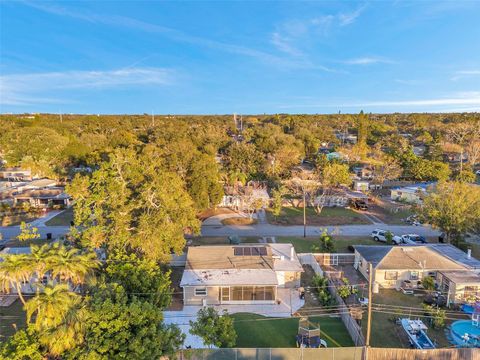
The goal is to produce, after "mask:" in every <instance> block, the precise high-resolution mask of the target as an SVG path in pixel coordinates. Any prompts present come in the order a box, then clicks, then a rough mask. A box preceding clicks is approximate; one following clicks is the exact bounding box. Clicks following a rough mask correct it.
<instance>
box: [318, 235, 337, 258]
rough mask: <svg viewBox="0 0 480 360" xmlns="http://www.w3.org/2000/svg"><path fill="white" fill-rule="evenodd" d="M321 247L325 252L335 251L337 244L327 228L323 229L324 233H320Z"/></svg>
mask: <svg viewBox="0 0 480 360" xmlns="http://www.w3.org/2000/svg"><path fill="white" fill-rule="evenodd" d="M320 247H321V250H322V252H324V253H333V252H335V244H334V243H333V239H332V237H331V236H330V235H329V234H328V233H327V231H326V230H323V232H322V235H320Z"/></svg>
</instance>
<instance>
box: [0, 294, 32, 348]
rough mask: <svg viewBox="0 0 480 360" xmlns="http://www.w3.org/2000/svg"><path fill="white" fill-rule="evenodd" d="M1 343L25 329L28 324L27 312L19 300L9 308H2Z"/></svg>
mask: <svg viewBox="0 0 480 360" xmlns="http://www.w3.org/2000/svg"><path fill="white" fill-rule="evenodd" d="M0 319H1V321H0V343H2V342H3V341H5V340H6V338H8V337H10V336H12V335H13V334H15V332H16V330H15V328H17V329H23V328H24V327H25V324H26V318H25V311H23V304H22V302H21V301H20V300H19V299H17V300H15V302H14V303H13V304H12V305H10V306H7V307H3V306H2V307H0Z"/></svg>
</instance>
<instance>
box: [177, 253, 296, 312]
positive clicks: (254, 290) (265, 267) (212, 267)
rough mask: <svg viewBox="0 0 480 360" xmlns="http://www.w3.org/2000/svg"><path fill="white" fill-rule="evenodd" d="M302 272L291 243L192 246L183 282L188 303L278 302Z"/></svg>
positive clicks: (294, 284)
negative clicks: (282, 291)
mask: <svg viewBox="0 0 480 360" xmlns="http://www.w3.org/2000/svg"><path fill="white" fill-rule="evenodd" d="M302 272H303V268H302V265H301V264H300V261H299V260H298V257H297V254H296V253H295V249H294V248H293V246H292V245H291V244H241V245H234V246H232V245H215V246H198V247H189V248H188V250H187V259H186V265H185V270H184V272H183V276H182V280H181V282H180V286H181V287H182V289H183V302H184V305H219V304H275V303H276V301H277V288H296V287H299V286H300V274H301V273H302Z"/></svg>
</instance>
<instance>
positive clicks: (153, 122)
mask: <svg viewBox="0 0 480 360" xmlns="http://www.w3.org/2000/svg"><path fill="white" fill-rule="evenodd" d="M152 127H155V115H154V114H153V111H152Z"/></svg>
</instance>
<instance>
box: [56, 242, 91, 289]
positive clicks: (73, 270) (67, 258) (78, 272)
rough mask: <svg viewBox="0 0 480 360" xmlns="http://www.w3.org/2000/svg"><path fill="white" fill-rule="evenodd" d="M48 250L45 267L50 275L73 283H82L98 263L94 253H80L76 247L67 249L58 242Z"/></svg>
mask: <svg viewBox="0 0 480 360" xmlns="http://www.w3.org/2000/svg"><path fill="white" fill-rule="evenodd" d="M50 252H51V256H49V258H48V264H47V268H48V270H50V271H51V274H52V277H53V278H54V279H57V278H58V279H59V280H61V281H71V282H72V283H73V284H82V283H84V282H85V281H86V280H87V279H88V278H89V277H90V276H91V275H93V271H94V269H96V268H98V266H99V264H100V262H99V261H98V260H97V259H96V255H95V254H94V253H81V252H80V251H79V250H78V249H74V248H70V249H68V248H66V247H65V246H62V245H58V244H55V245H54V246H53V247H52V249H51V251H50Z"/></svg>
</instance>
